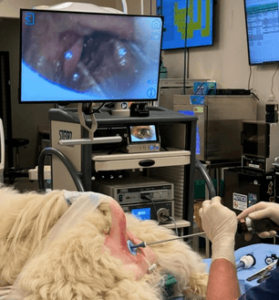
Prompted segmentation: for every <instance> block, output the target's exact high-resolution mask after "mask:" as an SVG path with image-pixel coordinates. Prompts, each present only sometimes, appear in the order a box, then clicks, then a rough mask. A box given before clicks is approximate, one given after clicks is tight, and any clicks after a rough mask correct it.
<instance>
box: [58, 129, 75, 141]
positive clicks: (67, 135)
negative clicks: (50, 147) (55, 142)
mask: <svg viewBox="0 0 279 300" xmlns="http://www.w3.org/2000/svg"><path fill="white" fill-rule="evenodd" d="M72 136H73V134H72V131H68V130H59V140H71V139H72Z"/></svg>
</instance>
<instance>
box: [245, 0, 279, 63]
mask: <svg viewBox="0 0 279 300" xmlns="http://www.w3.org/2000/svg"><path fill="white" fill-rule="evenodd" d="M243 7H244V17H245V28H246V41H247V43H246V44H247V53H248V61H249V66H264V65H272V64H278V63H279V59H278V60H272V61H265V62H259V63H254V62H251V53H250V47H249V35H248V22H247V11H246V0H243Z"/></svg>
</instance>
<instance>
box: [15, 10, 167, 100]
mask: <svg viewBox="0 0 279 300" xmlns="http://www.w3.org/2000/svg"><path fill="white" fill-rule="evenodd" d="M29 11H30V12H48V13H49V12H51V13H65V14H67V13H71V14H88V15H106V16H124V17H148V18H155V17H156V18H160V19H161V20H162V24H163V17H162V16H157V15H137V14H114V13H105V14H104V13H100V12H87V11H67V10H46V9H26V8H21V9H20V15H19V19H20V43H19V97H18V101H19V104H58V105H59V104H60V105H65V104H71V103H73V104H74V103H88V102H107V103H109V102H111V103H114V102H147V101H150V102H153V101H158V100H159V85H160V61H161V52H162V40H163V26H162V28H161V43H160V49H161V50H160V53H159V66H158V80H157V83H158V87H157V95H156V98H155V99H149V98H146V99H143V98H138V99H135V98H133V99H113V100H107V99H105V100H104V99H92V100H88V99H86V100H66V99H65V100H63V101H62V100H56V101H55V100H38V101H33V100H32V101H21V92H22V86H21V81H22V47H21V45H22V15H23V13H24V12H29Z"/></svg>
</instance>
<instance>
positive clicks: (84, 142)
mask: <svg viewBox="0 0 279 300" xmlns="http://www.w3.org/2000/svg"><path fill="white" fill-rule="evenodd" d="M78 117H79V122H80V124H81V126H82V127H84V128H85V129H86V130H87V131H88V132H89V138H88V139H72V140H60V141H59V142H58V144H59V145H61V146H73V145H87V144H106V143H119V142H122V137H121V136H108V137H99V138H94V132H95V131H96V130H97V127H98V123H97V120H96V118H95V115H94V114H90V119H91V123H92V124H91V128H89V127H88V126H87V125H86V122H85V118H84V113H83V111H82V103H79V104H78Z"/></svg>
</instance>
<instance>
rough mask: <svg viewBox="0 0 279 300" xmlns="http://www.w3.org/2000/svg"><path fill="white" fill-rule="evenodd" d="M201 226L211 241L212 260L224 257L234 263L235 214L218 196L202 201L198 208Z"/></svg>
mask: <svg viewBox="0 0 279 300" xmlns="http://www.w3.org/2000/svg"><path fill="white" fill-rule="evenodd" d="M199 215H200V217H201V220H202V228H203V230H204V231H205V233H206V236H207V237H208V238H209V240H210V241H211V242H212V262H213V261H214V260H215V259H217V258H224V259H227V260H229V261H230V262H231V263H233V264H235V257H234V244H235V233H236V229H237V219H236V214H235V213H234V212H233V211H231V210H230V209H228V208H227V207H225V206H223V205H222V204H221V198H220V197H214V198H212V200H206V201H204V202H203V205H202V208H201V209H200V210H199Z"/></svg>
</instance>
